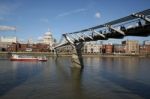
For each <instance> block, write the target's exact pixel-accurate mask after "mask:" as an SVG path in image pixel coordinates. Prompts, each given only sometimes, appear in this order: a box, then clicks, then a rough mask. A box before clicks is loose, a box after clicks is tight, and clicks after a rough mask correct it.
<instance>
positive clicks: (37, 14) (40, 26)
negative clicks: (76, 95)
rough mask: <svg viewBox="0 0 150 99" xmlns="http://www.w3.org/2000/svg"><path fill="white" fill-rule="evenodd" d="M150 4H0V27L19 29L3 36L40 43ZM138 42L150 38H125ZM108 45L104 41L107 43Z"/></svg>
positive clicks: (66, 0)
mask: <svg viewBox="0 0 150 99" xmlns="http://www.w3.org/2000/svg"><path fill="white" fill-rule="evenodd" d="M149 4H150V0H111V1H110V0H0V25H8V26H16V28H17V31H0V36H17V37H18V38H19V39H21V40H24V41H27V40H28V39H30V38H32V39H33V40H34V41H36V40H38V38H40V37H41V36H43V34H44V33H45V32H47V31H48V28H50V31H51V32H52V33H53V37H54V38H56V39H57V41H59V39H60V37H61V35H62V34H63V33H67V32H74V31H78V30H81V29H84V28H89V27H92V26H96V25H100V24H103V23H106V22H109V21H112V20H115V19H118V18H121V17H124V16H127V15H129V14H132V13H134V12H139V11H142V10H145V9H149V8H150V6H149ZM125 39H129V40H130V39H135V40H139V41H143V40H150V37H125V38H124V39H121V40H109V41H107V42H113V43H116V42H120V41H122V40H125ZM104 42H105V41H104Z"/></svg>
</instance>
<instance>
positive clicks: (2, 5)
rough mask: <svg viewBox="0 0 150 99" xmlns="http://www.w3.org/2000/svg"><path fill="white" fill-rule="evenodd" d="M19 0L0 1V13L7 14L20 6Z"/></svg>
mask: <svg viewBox="0 0 150 99" xmlns="http://www.w3.org/2000/svg"><path fill="white" fill-rule="evenodd" d="M20 5H21V3H20V2H14V3H11V2H0V15H9V14H11V13H13V12H14V11H15V10H16V9H18V8H19V7H20Z"/></svg>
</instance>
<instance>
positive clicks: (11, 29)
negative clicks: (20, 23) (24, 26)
mask: <svg viewBox="0 0 150 99" xmlns="http://www.w3.org/2000/svg"><path fill="white" fill-rule="evenodd" d="M0 30H1V31H15V30H16V27H15V26H0Z"/></svg>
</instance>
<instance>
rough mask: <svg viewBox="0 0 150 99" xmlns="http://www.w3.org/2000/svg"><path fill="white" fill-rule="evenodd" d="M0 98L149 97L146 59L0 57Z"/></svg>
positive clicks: (149, 61)
mask: <svg viewBox="0 0 150 99" xmlns="http://www.w3.org/2000/svg"><path fill="white" fill-rule="evenodd" d="M0 99H150V58H138V57H124V58H116V57H114V58H111V57H103V58H102V57H84V69H82V70H79V69H75V68H71V60H70V57H59V58H58V59H57V60H56V59H55V58H53V57H50V58H49V60H48V61H47V62H11V61H9V60H0Z"/></svg>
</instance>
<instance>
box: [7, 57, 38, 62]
mask: <svg viewBox="0 0 150 99" xmlns="http://www.w3.org/2000/svg"><path fill="white" fill-rule="evenodd" d="M10 60H11V61H27V62H35V61H38V59H14V58H11V59H10Z"/></svg>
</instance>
